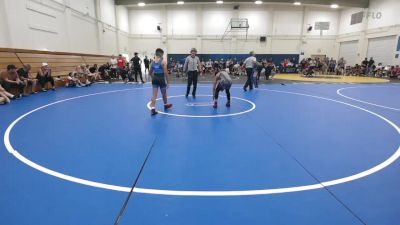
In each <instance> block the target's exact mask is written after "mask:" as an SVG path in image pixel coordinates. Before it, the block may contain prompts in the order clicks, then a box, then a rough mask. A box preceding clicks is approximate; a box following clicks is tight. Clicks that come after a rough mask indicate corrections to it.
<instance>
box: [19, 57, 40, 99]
mask: <svg viewBox="0 0 400 225" xmlns="http://www.w3.org/2000/svg"><path fill="white" fill-rule="evenodd" d="M31 68H32V67H31V65H29V64H26V65H24V67H23V68H19V69H18V70H17V73H18V76H19V79H20V80H22V81H24V82H25V84H26V86H25V90H24V93H25V94H30V93H33V94H36V93H37V92H36V84H37V79H35V78H32V75H31ZM29 87H30V89H31V90H28V88H29Z"/></svg>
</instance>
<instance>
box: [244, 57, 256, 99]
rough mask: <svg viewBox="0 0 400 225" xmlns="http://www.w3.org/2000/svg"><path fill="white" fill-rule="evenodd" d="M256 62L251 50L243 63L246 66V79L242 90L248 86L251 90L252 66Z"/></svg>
mask: <svg viewBox="0 0 400 225" xmlns="http://www.w3.org/2000/svg"><path fill="white" fill-rule="evenodd" d="M256 64H257V59H256V57H255V54H254V52H253V51H251V52H250V57H248V58H247V59H246V60H245V61H244V65H245V67H246V74H247V81H246V83H245V84H244V87H243V90H244V91H247V87H250V90H253V83H252V75H253V68H254V67H255V66H256Z"/></svg>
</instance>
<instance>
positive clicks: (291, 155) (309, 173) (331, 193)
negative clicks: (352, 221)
mask: <svg viewBox="0 0 400 225" xmlns="http://www.w3.org/2000/svg"><path fill="white" fill-rule="evenodd" d="M247 117H248V118H249V119H250V120H253V119H252V118H251V117H250V116H249V115H247ZM255 124H256V126H257V127H259V128H260V129H261V130H262V131H263V132H264V133H265V134H266V135H267V136H268V137H270V138H271V139H272V140H273V141H274V142H275V143H276V144H277V145H278V146H279V147H280V148H281V149H282V150H283V151H284V152H285V153H286V154H288V155H289V156H290V157H291V158H292V159H293V160H294V161H296V162H297V163H298V164H299V165H300V166H301V167H302V168H303V169H304V171H306V173H308V175H310V176H311V177H312V178H313V179H314V180H315V181H317V182H318V184H321V185H322V187H323V188H324V189H325V190H326V191H327V192H328V193H329V194H330V195H331V196H332V197H333V198H334V199H336V201H338V202H339V203H340V204H341V205H342V206H343V207H344V208H345V209H346V210H347V211H349V212H350V214H351V215H353V216H354V217H355V218H356V219H357V220H358V221H360V223H362V224H364V225H367V223H365V222H364V220H362V219H361V217H359V216H358V215H357V214H356V213H355V212H354V211H353V210H351V209H350V207H348V206H347V205H346V204H345V203H344V202H343V201H342V200H340V199H339V198H338V197H337V196H336V195H335V194H334V193H333V192H332V191H331V190H329V188H328V187H326V186H325V185H323V184H322V182H321V181H320V180H319V179H318V178H317V177H316V176H315V175H314V174H313V173H311V171H310V170H308V169H307V168H306V167H305V166H304V165H303V164H302V163H301V162H300V161H299V160H298V159H297V158H296V157H294V155H293V154H292V153H290V152H289V151H287V150H286V149H285V148H284V147H283V145H281V143H279V142H278V141H277V140H276V139H275V138H274V137H273V136H272V135H271V134H270V133H269V132H268V131H266V130H265V129H264V128H263V127H261V126H260V125H259V124H258V123H255Z"/></svg>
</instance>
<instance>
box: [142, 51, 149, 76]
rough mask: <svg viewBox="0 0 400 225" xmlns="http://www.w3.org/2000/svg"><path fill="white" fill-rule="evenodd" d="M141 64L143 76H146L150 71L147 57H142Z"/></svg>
mask: <svg viewBox="0 0 400 225" xmlns="http://www.w3.org/2000/svg"><path fill="white" fill-rule="evenodd" d="M143 62H144V74H147V73H148V72H149V70H150V60H149V59H148V58H147V55H146V56H145V57H144V60H143ZM146 71H147V72H146Z"/></svg>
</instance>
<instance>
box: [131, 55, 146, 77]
mask: <svg viewBox="0 0 400 225" xmlns="http://www.w3.org/2000/svg"><path fill="white" fill-rule="evenodd" d="M131 62H132V64H133V73H134V74H135V81H136V82H139V81H138V74H139V75H140V81H141V82H142V83H144V81H143V76H142V60H141V59H140V58H139V56H138V53H137V52H135V56H134V57H133V58H132V59H131Z"/></svg>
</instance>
